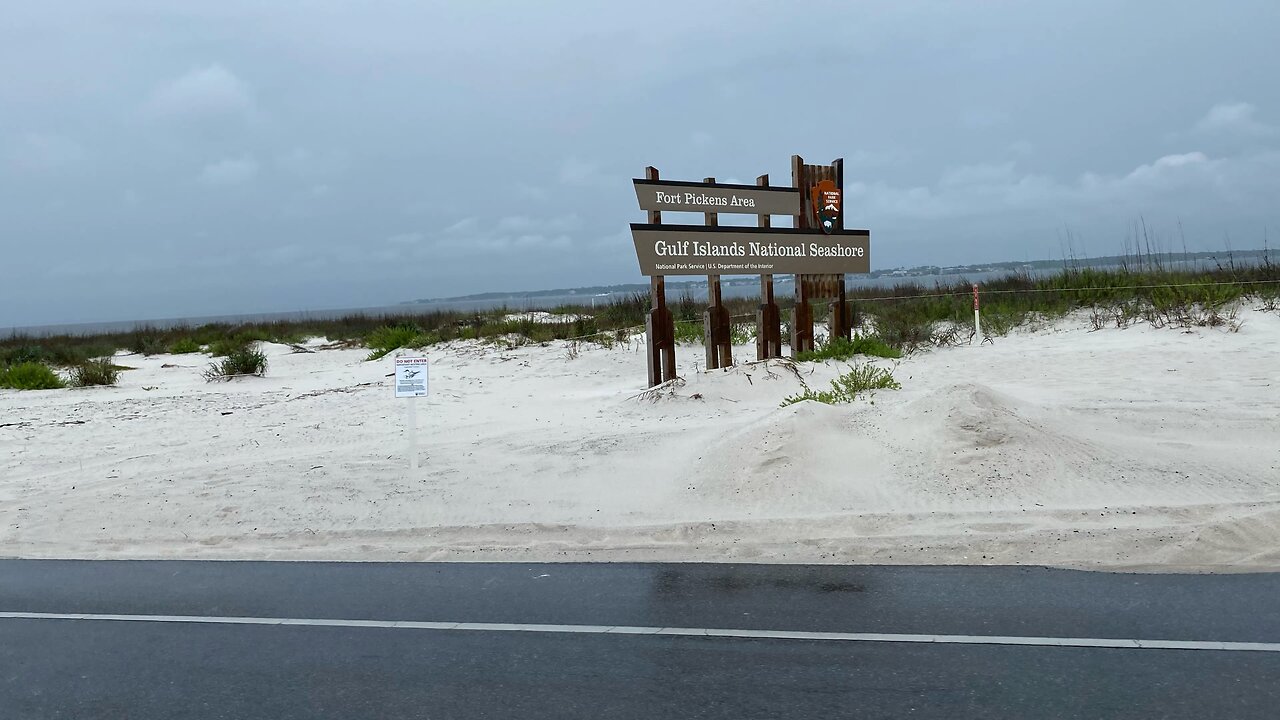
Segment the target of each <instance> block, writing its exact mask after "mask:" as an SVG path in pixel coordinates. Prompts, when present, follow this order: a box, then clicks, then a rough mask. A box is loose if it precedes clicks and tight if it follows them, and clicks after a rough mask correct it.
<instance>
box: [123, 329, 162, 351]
mask: <svg viewBox="0 0 1280 720" xmlns="http://www.w3.org/2000/svg"><path fill="white" fill-rule="evenodd" d="M129 349H130V350H132V351H133V352H136V353H138V354H139V355H159V354H160V353H162V352H164V351H165V341H164V336H163V335H162V334H161V331H160V330H157V329H155V328H152V327H143V328H138V329H137V330H135V331H134V333H133V337H132V338H130V340H129Z"/></svg>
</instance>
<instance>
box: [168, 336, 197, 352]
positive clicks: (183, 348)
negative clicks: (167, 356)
mask: <svg viewBox="0 0 1280 720" xmlns="http://www.w3.org/2000/svg"><path fill="white" fill-rule="evenodd" d="M169 352H171V353H173V354H174V355H186V354H188V353H197V352H200V343H198V342H196V341H195V339H194V338H189V337H181V338H178V339H177V340H174V341H173V343H172V344H170V345H169Z"/></svg>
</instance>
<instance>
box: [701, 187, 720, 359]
mask: <svg viewBox="0 0 1280 720" xmlns="http://www.w3.org/2000/svg"><path fill="white" fill-rule="evenodd" d="M715 181H716V179H715V178H713V177H708V178H702V182H705V183H714V182H715ZM702 217H703V220H702V222H703V224H705V225H707V226H715V225H719V224H720V215H719V214H718V213H713V212H709V213H703V215H702ZM719 305H720V276H719V275H708V276H707V307H706V309H705V310H703V311H702V347H703V349H704V350H705V351H706V354H705V360H706V363H707V364H706V368H707V369H708V370H714V369H716V368H718V367H720V354H719V352H718V344H717V343H718V341H719V337H718V333H717V332H716V322H717V321H718V320H719V319H720V315H719V313H717V312H716V308H717V307H719Z"/></svg>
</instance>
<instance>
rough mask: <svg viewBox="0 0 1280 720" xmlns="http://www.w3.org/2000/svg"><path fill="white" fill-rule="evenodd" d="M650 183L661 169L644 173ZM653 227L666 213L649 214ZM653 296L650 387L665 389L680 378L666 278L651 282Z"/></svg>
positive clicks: (647, 324)
mask: <svg viewBox="0 0 1280 720" xmlns="http://www.w3.org/2000/svg"><path fill="white" fill-rule="evenodd" d="M644 177H645V179H646V180H657V179H658V169H657V168H655V167H653V166H650V167H647V168H645V169H644ZM649 223H650V224H652V225H661V224H662V212H661V211H658V210H650V211H649ZM649 295H650V299H651V300H652V301H653V306H652V308H651V309H650V310H649V314H648V316H646V317H645V320H644V330H645V345H646V347H645V350H646V359H647V361H648V370H649V387H653V386H655V385H661V384H662V383H664V382H666V381H668V380H671V379H672V378H674V377H675V376H676V344H675V323H674V318H673V317H672V315H671V310H670V309H669V308H668V307H667V291H666V278H665V277H663V276H662V275H654V276H652V277H650V278H649Z"/></svg>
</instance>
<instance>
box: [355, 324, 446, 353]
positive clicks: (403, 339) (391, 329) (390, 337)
mask: <svg viewBox="0 0 1280 720" xmlns="http://www.w3.org/2000/svg"><path fill="white" fill-rule="evenodd" d="M364 344H365V346H366V347H368V348H369V356H368V357H367V358H365V359H366V360H377V359H379V358H382V357H386V355H387V354H388V353H390V352H391V351H392V350H399V349H400V348H405V347H422V346H424V345H429V344H430V338H428V337H427V336H425V335H423V333H422V328H420V327H418V326H417V325H410V324H402V325H384V326H382V327H380V328H375V329H374V330H373V331H371V332H370V333H369V334H368V335H367V336H365V339H364Z"/></svg>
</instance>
